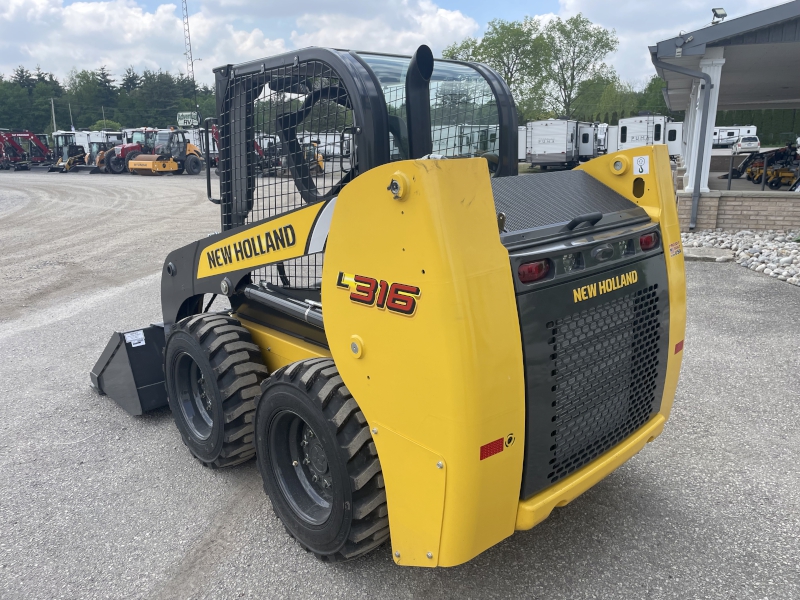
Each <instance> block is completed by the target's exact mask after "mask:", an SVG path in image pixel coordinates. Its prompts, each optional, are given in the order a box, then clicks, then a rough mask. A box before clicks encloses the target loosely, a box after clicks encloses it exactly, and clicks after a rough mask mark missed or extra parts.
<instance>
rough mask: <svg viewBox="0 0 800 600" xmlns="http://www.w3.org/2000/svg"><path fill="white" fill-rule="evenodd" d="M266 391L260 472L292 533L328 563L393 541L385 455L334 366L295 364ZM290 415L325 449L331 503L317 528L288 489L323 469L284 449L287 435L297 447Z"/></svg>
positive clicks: (258, 435)
mask: <svg viewBox="0 0 800 600" xmlns="http://www.w3.org/2000/svg"><path fill="white" fill-rule="evenodd" d="M262 389H263V393H262V394H261V397H260V399H259V401H258V408H257V409H256V421H255V444H256V457H257V460H258V469H259V471H260V473H261V478H262V479H263V481H264V491H265V492H266V493H267V495H268V496H269V497H270V499H271V501H272V507H273V509H274V510H275V513H276V514H277V515H278V517H279V518H280V520H281V521H282V522H283V524H284V526H285V527H286V530H287V531H288V532H289V534H290V535H291V536H292V537H294V538H295V539H296V540H297V541H298V542H299V544H300V545H301V546H302V547H303V548H304V549H305V550H307V551H309V552H312V553H313V554H314V555H315V556H316V557H317V558H319V559H320V560H323V561H326V562H337V561H342V560H349V559H352V558H356V557H359V556H362V555H364V554H366V553H367V552H369V551H371V550H374V549H375V548H377V547H378V546H380V545H381V544H383V543H384V542H385V541H386V540H388V539H389V518H388V509H387V505H386V490H385V488H384V481H383V474H382V473H381V465H380V461H379V460H378V452H377V449H376V448H375V443H374V442H373V441H372V435H371V433H370V430H369V426H368V424H367V421H366V419H365V418H364V414H363V413H362V412H361V410H359V408H358V404H357V403H356V401H355V399H353V396H352V395H351V394H350V392H349V391H348V389H347V387H345V385H344V383H343V382H342V378H341V377H340V376H339V372H338V371H337V369H336V366H335V365H334V363H333V361H332V360H330V359H327V358H314V359H309V360H304V361H299V362H296V363H293V364H291V365H289V366H287V367H283V368H281V369H278V370H277V371H276V372H275V373H274V374H273V375H272V376H271V377H270V378H269V379H268V380H266V381H265V382H264V383H263V384H262ZM287 418H299V419H300V420H301V421H303V422H304V423H303V425H304V426H307V427H308V428H310V429H311V430H312V431H313V432H314V434H315V435H312V436H311V437H315V438H316V439H317V440H319V446H320V447H321V448H322V449H323V450H324V456H325V458H326V460H325V462H324V464H325V465H326V469H327V473H329V474H330V479H331V482H330V483H331V485H330V491H329V492H327V493H328V495H329V496H330V498H331V500H330V502H329V509H328V514H327V516H324V514H323V516H320V517H319V518H318V519H317V522H316V523H315V522H312V521H311V520H310V519H308V518H306V517H304V516H303V515H302V514H301V513H300V510H302V509H300V510H298V509H297V508H295V507H293V506H292V502H290V501H289V500H288V499H287V494H289V493H291V491H290V490H288V487H289V486H290V485H293V486H294V487H295V490H297V489H298V487H300V488H302V485H298V482H301V483H302V480H303V478H305V481H306V483H308V481H309V480H308V475H309V474H310V473H311V472H312V467H314V466H317V463H314V461H312V463H313V464H312V466H305V464H297V463H293V461H292V458H291V456H290V453H289V452H288V450H286V451H284V450H282V449H281V446H280V443H279V442H280V441H281V440H282V439H283V438H284V437H285V438H286V440H287V442H288V443H289V444H291V443H292V431H291V430H290V431H286V430H284V429H279V428H278V426H280V425H282V424H283V423H285V422H286V419H287ZM294 430H295V433H297V432H299V431H300V430H299V429H297V428H296V427H295V428H294ZM303 439H304V440H305V436H304V438H303ZM294 441H295V442H296V441H297V438H296V437H295V439H294ZM283 467H285V470H281V469H282V468H283ZM309 497H310V496H309V495H305V496H303V494H302V493H301V494H298V495H297V496H294V497H293V502H294V504H295V505H296V506H297V505H299V504H300V503H301V502H308V498H309Z"/></svg>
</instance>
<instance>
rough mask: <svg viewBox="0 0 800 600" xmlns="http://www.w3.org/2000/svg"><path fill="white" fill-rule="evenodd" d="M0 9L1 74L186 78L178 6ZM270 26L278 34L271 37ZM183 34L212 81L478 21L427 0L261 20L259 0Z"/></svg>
mask: <svg viewBox="0 0 800 600" xmlns="http://www.w3.org/2000/svg"><path fill="white" fill-rule="evenodd" d="M4 3H5V4H6V5H7V6H6V7H5V8H4V10H3V12H0V73H5V74H7V75H8V74H10V73H11V71H12V70H13V69H14V68H15V67H16V66H17V65H20V64H22V65H25V66H26V67H28V68H29V69H33V67H35V66H36V65H37V64H38V65H40V66H41V67H42V69H43V70H45V71H51V72H53V73H55V74H56V75H57V76H59V77H62V78H63V77H64V75H66V73H68V72H69V70H70V69H72V68H77V69H96V68H98V67H100V66H101V65H106V66H107V67H108V68H109V70H110V71H111V72H112V73H114V74H115V75H117V76H118V77H119V76H120V75H121V74H122V73H123V72H124V70H125V68H126V67H127V66H129V65H133V66H134V67H135V68H136V69H137V70H140V71H141V70H142V69H145V68H147V69H159V68H160V69H163V70H169V71H172V72H178V71H181V72H185V71H186V59H185V57H184V42H183V23H182V15H181V12H180V7H179V6H178V4H177V2H175V3H165V4H162V5H160V6H158V7H157V8H155V9H151V10H148V9H146V8H145V7H144V6H143V5H141V4H139V3H138V2H137V1H136V0H105V1H92V2H74V3H71V4H65V2H64V0H5V2H4ZM273 4H274V5H275V6H274V7H273V6H272V5H273ZM273 8H274V10H273ZM332 8H333V9H334V10H333V11H332ZM354 15H357V16H354ZM276 23H277V24H278V25H279V26H280V30H279V31H273V30H271V29H270V28H275V27H276ZM190 27H191V35H192V50H193V54H194V56H195V58H196V59H202V62H197V61H196V62H195V76H196V78H197V79H198V81H201V82H205V83H211V82H212V81H213V75H212V69H213V68H214V67H217V66H220V65H223V64H227V63H239V62H243V61H247V60H254V59H258V58H262V57H265V56H271V55H274V54H279V53H281V52H285V51H287V50H289V49H291V48H299V47H305V46H311V45H314V46H333V47H339V48H354V49H367V50H376V51H386V52H403V53H409V52H412V51H413V50H414V49H415V48H416V47H417V46H419V45H420V44H423V43H427V44H429V45H431V46H432V48H433V50H434V52H437V53H438V52H440V51H441V50H442V49H443V48H444V47H445V46H446V45H447V44H450V43H452V42H453V41H457V40H460V39H462V38H464V37H465V36H467V35H472V34H474V33H475V32H476V31H477V29H478V24H477V23H476V22H475V20H473V19H471V18H470V17H468V16H466V15H464V14H463V13H462V12H460V11H457V10H446V9H443V8H440V7H438V6H437V5H436V4H434V2H432V1H431V0H387V1H385V2H382V3H381V2H363V1H358V0H341V1H340V2H339V3H337V4H336V5H331V4H330V3H324V2H321V1H319V0H312V1H311V2H308V1H307V2H304V3H302V4H293V3H280V4H278V3H270V6H269V12H268V14H267V13H266V12H265V10H264V3H263V1H262V0H221V1H217V2H208V3H207V4H202V5H201V9H200V11H198V12H196V13H193V14H191V16H190Z"/></svg>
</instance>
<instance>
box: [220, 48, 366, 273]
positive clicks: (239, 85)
mask: <svg viewBox="0 0 800 600" xmlns="http://www.w3.org/2000/svg"><path fill="white" fill-rule="evenodd" d="M233 89H235V90H237V92H238V93H237V94H234V95H233V97H232V98H231V99H230V101H229V106H240V105H242V104H248V105H249V104H250V103H252V110H248V111H247V113H246V114H247V118H248V126H247V128H246V129H245V130H244V131H245V133H244V136H242V134H241V133H239V134H237V133H236V131H237V130H236V127H235V126H230V127H226V128H223V129H222V138H221V139H220V145H221V146H222V147H226V148H231V147H232V146H234V145H236V144H237V143H239V144H240V145H243V146H244V147H245V148H247V153H243V152H238V153H232V154H229V156H228V158H227V159H225V160H223V162H222V165H221V168H222V169H229V171H228V172H231V171H230V169H232V170H233V175H232V178H231V180H232V181H233V180H234V179H236V177H237V175H238V176H240V177H241V174H242V173H243V172H246V173H247V178H246V179H247V190H246V193H247V201H246V204H247V205H246V206H245V207H244V210H242V206H241V202H240V203H239V204H236V198H237V195H238V196H240V195H242V193H243V192H242V191H239V192H238V194H237V190H236V189H233V190H232V191H231V194H230V195H231V196H232V197H233V198H234V201H233V202H232V203H231V205H229V206H227V207H224V208H225V209H227V210H231V211H239V213H241V214H232V215H230V222H231V223H232V224H233V226H238V225H242V224H246V223H252V222H255V221H260V220H262V219H265V218H268V217H273V216H275V215H279V214H282V213H285V212H287V211H290V210H294V209H297V208H301V207H303V206H305V205H307V204H310V203H313V202H319V201H322V200H327V199H329V198H332V197H333V196H335V195H336V194H338V192H339V190H340V189H341V188H342V187H343V185H344V184H345V183H347V182H348V181H350V180H351V179H352V178H353V177H354V175H355V171H356V167H355V163H356V159H355V141H354V138H353V131H354V122H353V110H352V106H351V103H350V99H349V98H348V95H347V91H346V89H345V87H344V84H343V83H342V82H341V80H340V77H339V75H338V74H337V73H336V71H335V70H334V69H333V68H331V67H330V66H329V65H327V64H325V63H324V62H322V61H306V62H299V63H298V64H295V65H288V66H284V67H279V68H275V69H270V70H266V71H265V72H263V73H255V74H252V75H246V76H242V77H237V79H236V83H235V86H234V87H233ZM251 118H252V121H249V119H251ZM223 120H224V121H230V119H223ZM251 124H252V126H251ZM239 131H241V128H240V130H239ZM244 137H246V139H244ZM231 157H233V158H231ZM232 161H236V162H238V164H232ZM322 259H323V257H322V254H314V255H309V256H303V257H300V258H297V259H293V260H287V261H284V262H283V263H279V264H277V265H270V266H268V267H264V268H261V269H257V270H255V271H253V273H252V275H251V277H252V279H253V280H254V282H259V281H262V282H268V283H272V284H276V285H283V286H287V287H295V288H318V287H319V280H320V278H321V275H322Z"/></svg>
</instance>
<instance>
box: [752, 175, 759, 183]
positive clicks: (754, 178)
mask: <svg viewBox="0 0 800 600" xmlns="http://www.w3.org/2000/svg"><path fill="white" fill-rule="evenodd" d="M750 181H752V182H753V184H754V185H758V184H759V183H761V175H756V176H755V177H753V178H752V179H751V180H750Z"/></svg>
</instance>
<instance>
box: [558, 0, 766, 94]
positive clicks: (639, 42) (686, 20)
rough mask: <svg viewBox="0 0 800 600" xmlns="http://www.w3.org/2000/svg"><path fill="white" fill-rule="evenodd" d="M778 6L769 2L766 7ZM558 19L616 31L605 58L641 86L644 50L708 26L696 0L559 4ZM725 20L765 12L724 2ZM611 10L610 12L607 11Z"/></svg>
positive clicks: (747, 1)
mask: <svg viewBox="0 0 800 600" xmlns="http://www.w3.org/2000/svg"><path fill="white" fill-rule="evenodd" d="M777 4H780V2H776V1H774V0H773V1H771V2H769V5H770V6H774V5H777ZM559 5H560V10H559V16H561V17H562V18H567V17H571V16H573V15H576V14H577V13H583V15H584V16H585V17H586V18H588V19H589V20H590V21H592V22H593V23H596V24H598V25H602V26H603V27H606V28H608V29H616V31H617V36H618V37H619V41H620V44H619V50H618V51H617V52H616V53H614V54H613V55H611V56H609V58H608V61H607V62H608V63H609V64H612V65H614V67H615V68H616V70H617V72H618V73H619V74H620V75H621V76H622V78H623V79H626V80H628V81H631V82H633V83H644V82H645V81H646V80H648V79H650V77H651V76H652V75H654V74H655V69H654V68H653V65H652V63H651V62H650V53H649V51H648V49H647V48H648V46H654V45H655V44H656V43H657V42H660V41H662V40H666V39H669V38H671V37H674V36H676V35H678V33H680V31H681V30H683V31H694V30H696V29H700V28H702V27H704V26H706V25H708V24H709V23H710V22H711V6H712V5H711V4H704V3H698V2H696V0H672V1H669V2H656V1H654V0H650V1H646V2H642V1H641V0H619V1H617V2H615V3H613V5H612V4H610V3H608V2H605V1H599V0H559ZM719 5H722V6H724V7H725V9H726V10H727V12H728V15H729V17H728V18H729V19H732V18H736V17H740V16H742V15H746V14H749V13H752V12H756V11H759V10H763V9H764V8H767V7H766V6H765V3H764V1H763V0H760V1H759V0H725V2H722V3H720V4H718V6H719ZM612 6H613V8H611V7H612Z"/></svg>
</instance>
